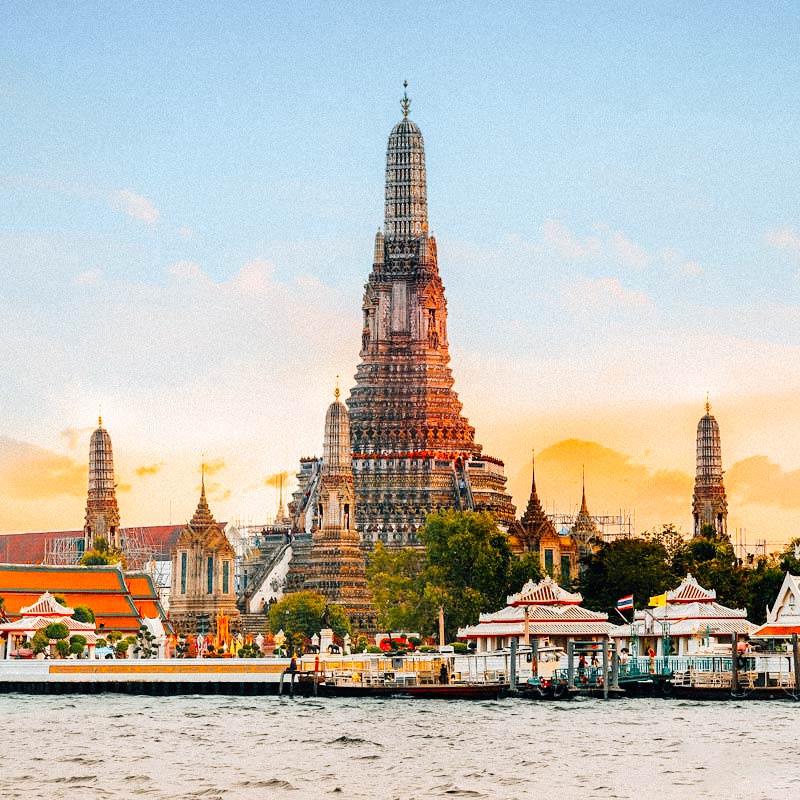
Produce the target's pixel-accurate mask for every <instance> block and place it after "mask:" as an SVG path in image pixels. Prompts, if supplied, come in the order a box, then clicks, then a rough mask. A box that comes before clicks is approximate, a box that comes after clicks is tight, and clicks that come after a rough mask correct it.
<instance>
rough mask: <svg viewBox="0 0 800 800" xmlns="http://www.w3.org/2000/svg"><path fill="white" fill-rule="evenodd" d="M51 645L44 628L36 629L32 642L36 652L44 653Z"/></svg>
mask: <svg viewBox="0 0 800 800" xmlns="http://www.w3.org/2000/svg"><path fill="white" fill-rule="evenodd" d="M49 645H50V639H49V638H48V636H47V634H46V633H45V632H44V631H43V630H41V631H36V633H34V634H33V641H32V642H31V648H32V649H33V652H34V653H44V651H45V650H47V648H48V646H49Z"/></svg>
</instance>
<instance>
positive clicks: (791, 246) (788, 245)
mask: <svg viewBox="0 0 800 800" xmlns="http://www.w3.org/2000/svg"><path fill="white" fill-rule="evenodd" d="M764 241H765V242H766V243H767V244H768V245H769V246H770V247H775V248H777V249H778V250H788V251H789V252H790V253H792V254H793V255H797V256H800V233H798V232H797V231H796V230H795V228H794V226H793V225H782V226H780V227H779V228H771V229H770V230H768V231H767V232H766V233H765V234H764Z"/></svg>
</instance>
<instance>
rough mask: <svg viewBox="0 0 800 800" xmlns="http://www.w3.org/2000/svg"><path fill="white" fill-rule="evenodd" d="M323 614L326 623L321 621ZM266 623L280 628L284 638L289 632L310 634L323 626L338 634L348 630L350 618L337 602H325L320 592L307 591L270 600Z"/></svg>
mask: <svg viewBox="0 0 800 800" xmlns="http://www.w3.org/2000/svg"><path fill="white" fill-rule="evenodd" d="M326 611H327V614H326ZM323 618H324V619H325V622H326V625H323ZM269 625H270V628H271V629H272V631H273V632H277V631H279V630H283V632H284V633H285V634H286V640H287V642H288V641H289V639H290V635H292V634H298V633H299V634H302V635H303V636H304V637H305V638H311V637H312V636H313V635H314V634H315V633H319V632H320V630H321V629H322V628H323V627H326V626H327V627H329V628H331V629H332V630H333V632H334V633H335V634H336V635H337V636H344V635H345V634H346V633H350V620H349V619H348V618H347V615H346V614H345V613H344V610H343V609H342V608H341V607H340V606H336V605H333V604H331V605H327V604H326V601H325V598H324V597H323V596H322V595H321V594H318V593H317V592H307V591H303V592H293V593H292V594H287V595H285V596H284V597H283V599H282V600H279V601H278V602H277V603H273V604H272V606H271V607H270V610H269Z"/></svg>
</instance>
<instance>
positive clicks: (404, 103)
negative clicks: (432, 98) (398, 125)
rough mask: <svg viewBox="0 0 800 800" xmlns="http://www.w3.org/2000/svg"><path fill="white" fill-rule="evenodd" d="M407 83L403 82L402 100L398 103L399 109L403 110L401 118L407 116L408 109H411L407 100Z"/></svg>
mask: <svg viewBox="0 0 800 800" xmlns="http://www.w3.org/2000/svg"><path fill="white" fill-rule="evenodd" d="M406 89H408V81H403V99H402V100H401V101H400V107H401V108H402V109H403V116H404V117H407V116H408V109H409V108H411V100H409V99H408V92H407V91H406Z"/></svg>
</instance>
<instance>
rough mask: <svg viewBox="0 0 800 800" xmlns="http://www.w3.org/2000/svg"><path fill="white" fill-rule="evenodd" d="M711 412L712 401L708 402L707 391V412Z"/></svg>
mask: <svg viewBox="0 0 800 800" xmlns="http://www.w3.org/2000/svg"><path fill="white" fill-rule="evenodd" d="M710 413H711V403H709V402H708V392H706V414H710Z"/></svg>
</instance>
